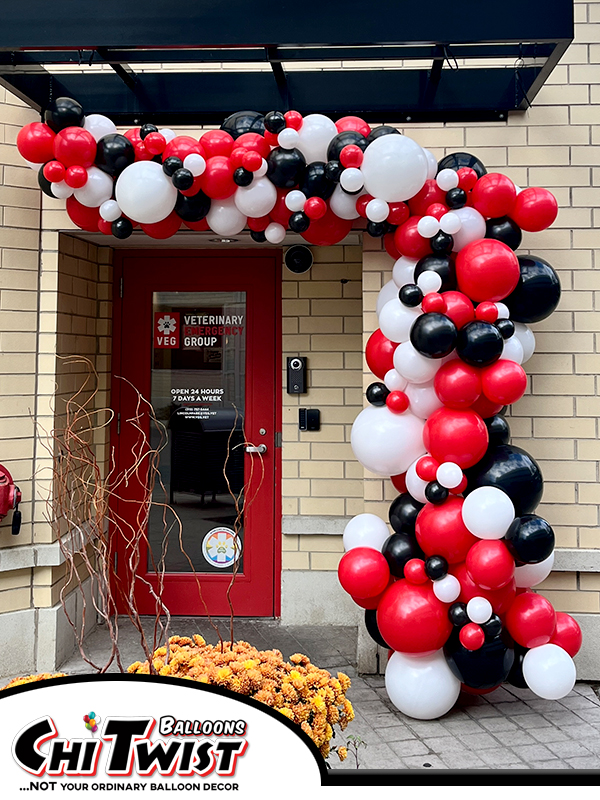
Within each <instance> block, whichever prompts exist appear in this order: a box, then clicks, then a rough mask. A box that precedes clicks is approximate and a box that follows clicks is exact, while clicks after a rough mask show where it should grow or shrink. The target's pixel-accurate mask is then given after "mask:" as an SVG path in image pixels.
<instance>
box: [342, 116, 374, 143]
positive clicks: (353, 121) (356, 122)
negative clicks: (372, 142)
mask: <svg viewBox="0 0 600 800" xmlns="http://www.w3.org/2000/svg"><path fill="white" fill-rule="evenodd" d="M335 127H336V128H337V130H338V133H343V132H344V131H356V132H357V133H362V135H363V136H364V137H365V138H366V137H367V136H368V135H369V134H370V133H371V126H370V125H369V124H368V123H367V122H365V121H364V119H361V118H360V117H342V118H341V119H338V121H337V122H336V123H335Z"/></svg>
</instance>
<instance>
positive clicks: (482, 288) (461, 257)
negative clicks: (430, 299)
mask: <svg viewBox="0 0 600 800" xmlns="http://www.w3.org/2000/svg"><path fill="white" fill-rule="evenodd" d="M520 276H521V272H520V269H519V262H518V260H517V257H516V255H515V254H514V252H513V251H512V250H511V249H510V247H508V245H506V244H504V242H500V241H498V240H496V239H476V240H475V241H474V242H471V243H470V244H468V245H466V247H463V249H462V250H461V251H460V252H459V254H458V256H457V257H456V279H457V282H458V288H459V289H460V291H461V292H464V294H466V295H467V297H470V298H471V300H476V301H478V302H479V301H482V300H492V301H498V300H503V299H504V298H505V297H508V295H509V294H510V293H511V292H512V291H513V289H514V288H515V287H516V285H517V283H518V282H519V278H520Z"/></svg>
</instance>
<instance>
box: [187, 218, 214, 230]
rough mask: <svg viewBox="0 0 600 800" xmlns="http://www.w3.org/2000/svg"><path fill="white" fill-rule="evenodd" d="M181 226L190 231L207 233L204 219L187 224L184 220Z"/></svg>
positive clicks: (206, 224)
mask: <svg viewBox="0 0 600 800" xmlns="http://www.w3.org/2000/svg"><path fill="white" fill-rule="evenodd" d="M183 224H184V225H185V227H186V228H189V229H190V230H191V231H207V230H208V229H209V228H208V222H207V221H206V217H205V218H204V219H200V220H198V222H188V221H187V220H185V219H184V221H183Z"/></svg>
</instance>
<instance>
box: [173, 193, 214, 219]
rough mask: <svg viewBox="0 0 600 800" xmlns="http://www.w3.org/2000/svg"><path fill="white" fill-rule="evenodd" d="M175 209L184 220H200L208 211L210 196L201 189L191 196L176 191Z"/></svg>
mask: <svg viewBox="0 0 600 800" xmlns="http://www.w3.org/2000/svg"><path fill="white" fill-rule="evenodd" d="M175 211H176V213H177V214H179V216H180V217H181V219H182V220H184V221H185V222H200V220H201V219H204V217H205V216H206V215H207V214H208V212H209V211H210V197H207V196H206V195H205V194H204V192H202V191H200V192H198V193H197V194H194V195H192V196H191V197H186V195H184V194H181V193H180V192H177V202H176V203H175Z"/></svg>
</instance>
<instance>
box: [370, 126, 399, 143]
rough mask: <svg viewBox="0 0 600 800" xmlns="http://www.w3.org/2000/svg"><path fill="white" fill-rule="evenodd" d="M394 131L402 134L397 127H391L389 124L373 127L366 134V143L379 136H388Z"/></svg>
mask: <svg viewBox="0 0 600 800" xmlns="http://www.w3.org/2000/svg"><path fill="white" fill-rule="evenodd" d="M394 133H397V134H399V135H400V136H401V135H402V134H401V133H400V131H399V130H398V129H397V128H392V126H391V125H379V126H378V127H377V128H373V130H372V131H371V133H370V134H369V135H368V136H367V144H371V142H374V141H375V139H379V137H380V136H389V135H390V134H394Z"/></svg>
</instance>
